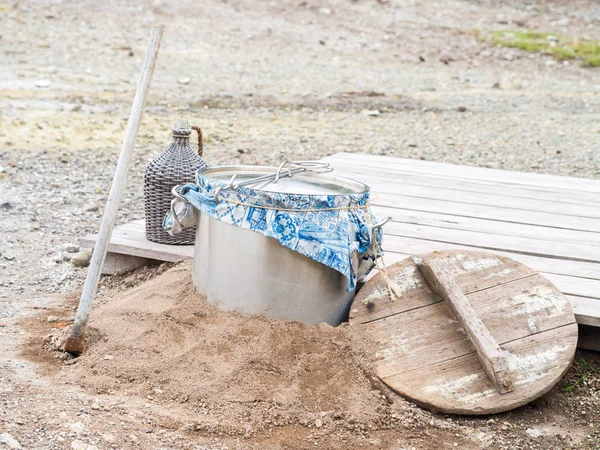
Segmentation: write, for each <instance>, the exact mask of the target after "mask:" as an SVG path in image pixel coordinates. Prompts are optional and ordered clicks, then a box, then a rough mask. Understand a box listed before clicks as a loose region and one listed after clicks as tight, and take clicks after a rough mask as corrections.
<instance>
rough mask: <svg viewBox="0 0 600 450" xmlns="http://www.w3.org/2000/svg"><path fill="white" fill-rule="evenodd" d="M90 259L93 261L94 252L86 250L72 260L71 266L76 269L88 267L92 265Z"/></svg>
mask: <svg viewBox="0 0 600 450" xmlns="http://www.w3.org/2000/svg"><path fill="white" fill-rule="evenodd" d="M90 259H92V251H91V250H90V249H85V250H82V251H80V252H79V253H77V254H76V255H75V256H73V258H71V264H73V265H74V266H75V267H87V266H89V265H90Z"/></svg>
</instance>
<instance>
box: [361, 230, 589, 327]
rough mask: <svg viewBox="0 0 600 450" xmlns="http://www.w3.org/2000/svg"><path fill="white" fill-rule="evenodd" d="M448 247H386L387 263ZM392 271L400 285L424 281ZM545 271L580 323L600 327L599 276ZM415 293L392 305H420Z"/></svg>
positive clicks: (383, 292) (380, 293)
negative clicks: (411, 249) (406, 250)
mask: <svg viewBox="0 0 600 450" xmlns="http://www.w3.org/2000/svg"><path fill="white" fill-rule="evenodd" d="M423 242H424V241H423ZM419 243H422V241H419ZM456 248H457V249H459V248H463V249H464V247H456ZM447 249H448V247H444V246H440V247H433V248H432V249H431V250H425V249H424V248H423V247H421V248H419V251H415V252H410V253H395V252H390V251H387V250H386V253H385V255H386V256H385V263H386V264H387V266H388V267H390V266H392V265H393V264H394V263H396V262H399V261H402V260H404V259H406V258H409V257H410V256H411V255H416V254H420V253H427V252H429V251H440V250H447ZM495 254H496V255H497V256H500V257H509V258H512V259H514V260H517V258H518V257H519V256H520V255H518V254H514V255H511V254H501V253H497V252H496V253H495ZM519 262H521V263H522V264H527V262H525V261H519ZM528 266H529V267H531V268H534V269H535V267H533V265H532V264H528ZM377 273H378V271H377V270H373V272H372V273H371V274H370V275H369V277H368V278H367V280H371V279H373V278H374V277H375V276H377ZM390 273H391V275H390V276H391V278H392V280H394V279H395V278H394V277H399V278H398V279H399V280H400V281H399V283H397V285H398V286H401V285H403V284H406V285H410V284H411V283H413V284H417V285H418V283H420V282H422V281H419V280H412V281H409V280H407V279H406V275H400V274H395V273H394V272H390ZM514 275H515V276H516V277H520V275H521V274H520V273H519V272H516V273H515V274H514ZM542 275H543V276H545V277H546V278H547V279H549V280H550V281H551V282H552V283H553V284H554V285H555V286H556V287H557V288H558V289H559V290H560V291H561V292H562V293H563V294H565V296H566V297H567V299H568V300H569V303H570V304H571V306H572V308H573V311H574V313H575V318H576V319H577V323H580V324H587V325H591V326H597V327H600V296H599V293H600V291H599V290H598V289H600V282H599V281H598V280H596V279H591V280H590V279H585V278H578V277H565V276H562V277H561V276H556V275H554V274H551V273H542ZM402 277H404V278H402ZM365 289H366V290H365ZM369 289H371V288H369V285H368V284H366V285H364V286H363V287H362V288H361V291H360V292H361V293H362V292H363V290H364V292H368V291H369ZM573 293H576V294H575V295H573ZM583 293H588V294H591V295H589V296H586V295H584V294H583ZM388 295H389V294H387V291H386V290H385V289H381V290H379V291H377V292H375V293H374V297H373V299H376V298H377V297H381V298H384V297H386V296H388ZM414 295H415V293H414V292H410V291H407V292H405V293H404V294H403V296H402V298H401V300H400V301H397V302H393V303H392V304H393V305H396V304H398V305H399V304H402V305H404V304H406V305H407V309H410V308H412V307H416V306H418V305H414V303H413V300H411V296H414ZM594 296H596V297H595V298H594ZM357 305H359V303H358V302H355V304H354V305H353V306H352V310H351V317H352V314H353V310H355V311H354V314H355V313H357V312H358V310H356V308H357ZM380 308H381V307H379V308H378V311H380ZM394 312H395V311H392V313H387V312H386V311H385V309H384V310H381V311H380V313H381V315H382V317H386V316H388V315H391V314H393V313H394ZM398 312H399V311H398Z"/></svg>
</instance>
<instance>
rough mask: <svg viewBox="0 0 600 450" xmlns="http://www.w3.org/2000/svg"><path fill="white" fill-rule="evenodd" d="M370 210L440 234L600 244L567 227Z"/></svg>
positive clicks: (589, 235)
mask: <svg viewBox="0 0 600 450" xmlns="http://www.w3.org/2000/svg"><path fill="white" fill-rule="evenodd" d="M373 210H374V211H375V212H376V213H377V214H378V215H379V216H389V217H392V220H393V221H394V222H399V223H405V224H411V225H426V226H431V227H436V228H439V229H441V230H440V233H443V232H444V231H443V230H444V229H446V228H448V229H453V230H463V231H476V232H481V233H490V234H495V235H498V236H515V237H520V238H529V239H534V240H541V241H557V242H565V243H566V242H570V243H573V244H579V245H588V246H594V247H600V233H594V232H589V231H579V230H566V229H564V228H552V227H548V226H540V225H528V224H521V223H511V222H503V221H499V220H488V219H480V218H473V217H464V216H456V215H451V214H440V213H435V212H428V211H410V210H404V209H401V208H385V207H379V206H376V207H374V208H373ZM386 228H387V226H386Z"/></svg>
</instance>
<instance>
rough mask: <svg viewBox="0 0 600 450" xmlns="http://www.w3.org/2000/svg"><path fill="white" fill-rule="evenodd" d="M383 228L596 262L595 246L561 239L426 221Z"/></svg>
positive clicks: (398, 233)
mask: <svg viewBox="0 0 600 450" xmlns="http://www.w3.org/2000/svg"><path fill="white" fill-rule="evenodd" d="M385 232H386V234H388V235H394V236H401V237H413V238H419V239H427V240H431V241H439V242H447V243H450V244H457V245H471V246H475V247H480V248H485V249H488V250H492V251H496V250H500V251H511V252H515V253H526V254H530V255H535V256H544V257H552V258H570V259H577V260H582V261H589V262H595V263H598V262H600V248H599V247H595V246H588V245H582V244H573V243H564V242H561V241H543V240H537V239H530V238H521V237H514V236H503V235H498V234H492V233H482V232H478V231H465V230H454V229H450V228H447V229H440V228H437V227H432V226H428V225H414V224H406V223H400V222H392V223H388V224H386V226H385Z"/></svg>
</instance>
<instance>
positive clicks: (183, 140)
mask: <svg viewBox="0 0 600 450" xmlns="http://www.w3.org/2000/svg"><path fill="white" fill-rule="evenodd" d="M173 144H177V145H190V137H189V136H176V135H173Z"/></svg>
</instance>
